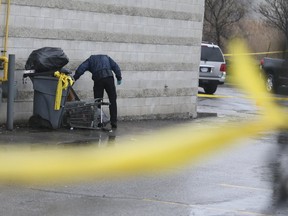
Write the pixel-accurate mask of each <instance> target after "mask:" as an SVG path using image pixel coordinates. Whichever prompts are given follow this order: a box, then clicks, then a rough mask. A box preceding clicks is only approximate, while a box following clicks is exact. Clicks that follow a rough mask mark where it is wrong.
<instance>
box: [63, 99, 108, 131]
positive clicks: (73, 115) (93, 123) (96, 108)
mask: <svg viewBox="0 0 288 216" xmlns="http://www.w3.org/2000/svg"><path fill="white" fill-rule="evenodd" d="M109 105H110V103H108V102H104V101H103V99H102V98H98V99H94V100H90V101H70V102H67V103H66V105H65V114H64V117H63V123H64V126H68V127H70V128H71V129H72V128H86V129H103V128H104V127H105V126H106V125H107V124H108V123H109V122H110V121H109V118H108V117H107V116H106V114H105V113H104V111H103V106H109Z"/></svg>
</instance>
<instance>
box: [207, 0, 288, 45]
mask: <svg viewBox="0 0 288 216" xmlns="http://www.w3.org/2000/svg"><path fill="white" fill-rule="evenodd" d="M286 1H287V0H286ZM247 8H248V5H247V4H246V1H243V0H205V15H204V31H203V40H208V41H213V42H216V43H217V44H218V45H219V46H221V45H222V39H228V38H230V37H231V28H232V26H233V24H235V23H237V22H239V21H240V20H241V19H242V18H244V16H245V14H246V13H247V11H248V9H247Z"/></svg>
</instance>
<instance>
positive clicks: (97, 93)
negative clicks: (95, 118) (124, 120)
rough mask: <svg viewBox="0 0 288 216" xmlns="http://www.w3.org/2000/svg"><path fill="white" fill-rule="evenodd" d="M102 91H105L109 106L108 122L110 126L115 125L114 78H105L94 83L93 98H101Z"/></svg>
mask: <svg viewBox="0 0 288 216" xmlns="http://www.w3.org/2000/svg"><path fill="white" fill-rule="evenodd" d="M104 90H105V91H106V93H107V95H108V98H109V102H110V106H109V111H110V122H111V124H116V123H117V102H116V99H117V94H116V87H115V83H114V77H107V78H103V79H100V80H97V81H94V87H93V91H94V98H95V99H96V98H103V96H104Z"/></svg>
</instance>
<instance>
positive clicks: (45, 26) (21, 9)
mask: <svg viewBox="0 0 288 216" xmlns="http://www.w3.org/2000/svg"><path fill="white" fill-rule="evenodd" d="M5 9H6V1H5V0H2V7H1V14H0V30H1V31H0V39H3V37H4V22H5ZM203 13H204V0H145V1H141V0H77V1H76V0H72V1H70V0H61V1H59V0H49V1H47V0H13V1H11V14H10V25H9V41H8V54H9V53H10V54H15V55H16V69H17V72H16V81H17V98H16V105H15V119H16V120H25V119H28V118H29V117H30V115H31V114H32V101H33V88H32V83H31V81H30V80H29V79H27V80H25V81H24V83H23V80H22V75H23V72H24V66H25V62H26V60H27V58H28V56H29V54H30V53H31V52H32V51H33V50H35V49H39V48H41V47H45V46H54V47H61V48H62V49H63V50H64V52H65V53H66V54H67V56H68V57H69V59H70V62H69V64H68V65H67V67H68V68H70V69H72V70H75V69H76V68H77V66H78V65H79V64H80V63H81V62H82V61H84V60H85V59H86V58H88V57H89V56H90V55H91V54H108V55H110V56H111V57H112V58H113V59H114V60H115V61H116V62H118V63H119V65H120V67H121V69H122V76H123V83H122V85H120V86H117V93H118V113H119V118H120V119H121V118H131V119H139V118H140V119H143V118H168V117H190V116H192V117H196V115H197V114H196V113H197V112H196V108H197V101H196V99H197V91H198V68H199V61H200V44H201V39H202V24H203ZM74 88H75V90H76V91H77V93H78V94H79V96H80V97H81V99H83V100H85V99H89V98H92V97H93V93H92V88H93V82H92V80H91V75H90V73H89V72H86V73H85V74H84V75H83V76H82V77H81V78H80V80H79V81H77V82H76V84H75V85H74ZM0 108H1V109H0V121H3V120H4V119H5V115H6V110H5V109H6V105H5V103H1V104H0Z"/></svg>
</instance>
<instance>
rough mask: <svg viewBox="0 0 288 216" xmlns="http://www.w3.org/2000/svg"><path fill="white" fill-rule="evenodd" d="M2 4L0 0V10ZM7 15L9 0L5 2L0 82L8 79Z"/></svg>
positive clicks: (8, 13)
mask: <svg viewBox="0 0 288 216" xmlns="http://www.w3.org/2000/svg"><path fill="white" fill-rule="evenodd" d="M1 6H2V0H0V11H1ZM9 17H10V0H7V2H6V23H5V37H4V50H3V56H0V61H3V77H0V82H3V81H7V80H8V58H7V47H8V37H9Z"/></svg>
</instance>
